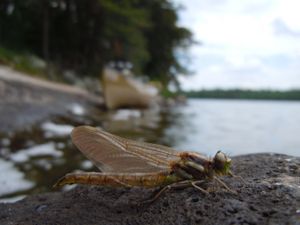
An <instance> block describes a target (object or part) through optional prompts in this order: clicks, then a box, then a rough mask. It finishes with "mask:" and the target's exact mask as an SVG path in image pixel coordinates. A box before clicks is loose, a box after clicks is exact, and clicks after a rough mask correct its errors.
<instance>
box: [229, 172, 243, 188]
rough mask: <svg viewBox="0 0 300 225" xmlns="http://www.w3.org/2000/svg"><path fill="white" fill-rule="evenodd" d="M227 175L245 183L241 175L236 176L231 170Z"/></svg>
mask: <svg viewBox="0 0 300 225" xmlns="http://www.w3.org/2000/svg"><path fill="white" fill-rule="evenodd" d="M229 176H231V177H233V178H237V179H240V180H241V181H242V182H243V183H244V184H245V185H246V184H247V183H246V181H245V180H244V179H243V178H242V177H241V176H237V175H235V174H233V173H232V172H229Z"/></svg>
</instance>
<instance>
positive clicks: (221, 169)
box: [213, 151, 231, 175]
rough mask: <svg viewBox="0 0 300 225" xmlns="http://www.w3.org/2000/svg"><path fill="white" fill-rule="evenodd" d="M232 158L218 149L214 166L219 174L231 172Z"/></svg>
mask: <svg viewBox="0 0 300 225" xmlns="http://www.w3.org/2000/svg"><path fill="white" fill-rule="evenodd" d="M230 166H231V159H230V158H229V157H228V156H227V155H226V154H225V153H223V152H221V151H218V152H217V153H216V155H215V157H214V158H213V168H214V170H215V171H216V172H217V173H219V174H223V175H226V174H229V173H230Z"/></svg>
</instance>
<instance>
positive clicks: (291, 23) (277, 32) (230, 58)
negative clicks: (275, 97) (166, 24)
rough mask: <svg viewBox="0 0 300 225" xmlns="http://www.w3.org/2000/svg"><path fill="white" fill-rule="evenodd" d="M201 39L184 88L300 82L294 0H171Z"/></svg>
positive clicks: (299, 27)
mask: <svg viewBox="0 0 300 225" xmlns="http://www.w3.org/2000/svg"><path fill="white" fill-rule="evenodd" d="M174 1H175V2H176V3H180V4H181V5H183V6H184V7H185V9H183V10H181V11H180V25H184V26H185V27H188V28H189V29H191V30H192V32H193V33H194V38H195V39H196V40H198V41H200V42H202V43H203V44H202V45H199V46H193V47H192V48H191V49H190V51H189V53H190V59H191V62H190V63H189V65H190V68H191V69H192V70H193V71H194V75H193V76H190V77H187V78H183V77H180V81H181V83H182V87H183V88H184V89H199V88H207V89H208V88H251V89H262V88H270V89H289V88H300V10H299V9H300V1H299V0H174Z"/></svg>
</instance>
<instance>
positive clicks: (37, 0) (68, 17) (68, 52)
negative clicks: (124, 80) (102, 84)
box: [0, 0, 192, 86]
mask: <svg viewBox="0 0 300 225" xmlns="http://www.w3.org/2000/svg"><path fill="white" fill-rule="evenodd" d="M177 10H178V8H176V7H175V6H174V5H173V4H172V3H171V1H169V0H151V1H148V0H122V1H119V0H87V1H82V0H72V1H70V0H57V1H54V0H27V1H24V0H4V1H0V44H1V52H0V60H1V62H2V63H6V64H10V63H12V62H13V63H12V64H13V65H17V66H16V67H18V65H20V64H22V66H20V68H21V69H25V70H29V71H30V70H31V67H30V66H28V65H30V62H27V61H26V60H23V62H21V63H17V64H15V58H16V57H15V54H12V55H11V54H10V53H8V54H7V53H5V51H7V50H5V49H9V51H11V52H13V53H20V52H26V53H28V54H29V55H35V56H37V57H38V58H40V59H42V60H43V61H44V62H46V69H47V70H46V71H47V72H48V73H49V70H50V71H53V70H54V71H60V72H63V71H65V70H72V71H74V72H75V73H76V74H80V75H81V76H82V75H95V76H98V75H99V74H100V73H101V71H102V69H103V67H105V66H106V65H108V64H110V63H111V62H123V63H125V64H127V65H132V70H133V72H134V73H135V74H144V75H147V76H148V77H149V78H150V79H151V80H158V81H160V82H161V83H162V84H163V85H164V86H167V84H168V83H169V82H174V81H175V82H176V75H177V74H178V73H179V72H180V73H181V72H184V71H186V69H185V68H184V67H183V66H182V65H181V63H180V61H179V60H178V59H177V58H176V57H175V54H176V51H178V49H185V48H186V47H187V46H189V45H190V44H192V37H191V32H190V31H189V30H187V29H186V28H183V27H179V26H178V24H177V20H178V18H177ZM9 51H8V52H9ZM3 52H4V53H3ZM28 54H27V55H26V57H27V56H28ZM21 61H22V60H21ZM50 65H51V67H52V68H50ZM26 67H28V68H26ZM32 72H33V73H35V71H32ZM78 76H79V75H78Z"/></svg>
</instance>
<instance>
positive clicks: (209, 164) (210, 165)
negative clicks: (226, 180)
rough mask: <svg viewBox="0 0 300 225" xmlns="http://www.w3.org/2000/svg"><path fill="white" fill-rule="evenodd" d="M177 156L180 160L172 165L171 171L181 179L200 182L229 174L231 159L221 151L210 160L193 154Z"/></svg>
mask: <svg viewBox="0 0 300 225" xmlns="http://www.w3.org/2000/svg"><path fill="white" fill-rule="evenodd" d="M179 156H180V158H181V160H180V161H179V162H176V163H174V164H173V165H172V170H173V172H175V173H176V174H177V175H178V176H179V177H181V178H182V179H185V180H186V179H188V180H202V179H206V178H212V177H213V176H215V175H225V174H228V173H229V169H230V163H231V159H230V158H228V157H227V156H226V155H225V154H224V153H223V152H221V151H219V152H217V153H216V155H215V156H214V158H212V159H211V158H207V157H205V156H203V155H200V154H198V153H194V152H182V153H181V154H180V155H179Z"/></svg>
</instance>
